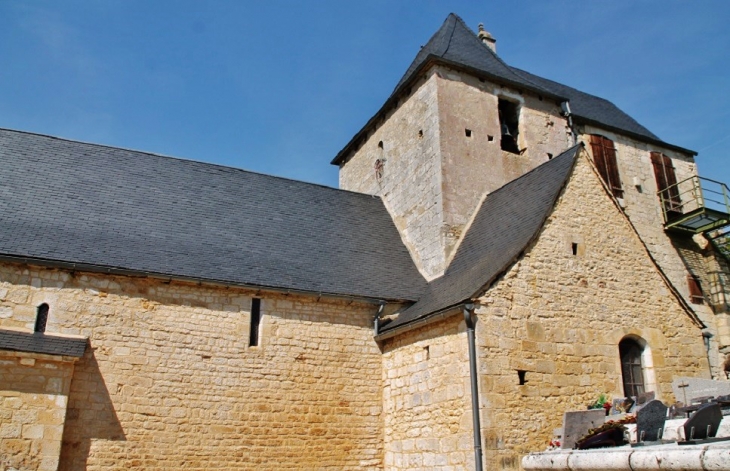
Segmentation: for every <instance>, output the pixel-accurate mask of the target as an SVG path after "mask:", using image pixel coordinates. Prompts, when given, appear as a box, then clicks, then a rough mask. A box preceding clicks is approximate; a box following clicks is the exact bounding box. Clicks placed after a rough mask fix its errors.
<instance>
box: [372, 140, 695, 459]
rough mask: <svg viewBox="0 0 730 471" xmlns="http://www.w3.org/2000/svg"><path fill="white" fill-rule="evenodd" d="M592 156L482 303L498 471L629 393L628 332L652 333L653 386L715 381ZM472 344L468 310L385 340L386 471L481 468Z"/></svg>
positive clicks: (490, 444) (690, 324) (482, 388)
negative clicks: (624, 374)
mask: <svg viewBox="0 0 730 471" xmlns="http://www.w3.org/2000/svg"><path fill="white" fill-rule="evenodd" d="M589 159H590V156H589V154H588V153H587V152H585V151H583V153H582V156H581V157H580V158H579V160H578V162H577V164H576V168H575V170H574V174H573V175H572V177H571V178H570V180H569V182H568V184H567V186H566V188H565V190H564V192H563V194H562V195H561V197H560V199H559V200H558V203H557V204H556V207H555V209H554V211H553V213H552V214H551V215H550V217H549V218H548V221H547V222H546V224H545V227H544V228H543V230H542V231H541V232H540V234H539V235H538V237H537V239H536V241H535V242H534V243H533V244H532V246H531V247H530V248H528V250H526V251H525V254H524V255H523V256H522V257H521V258H520V260H519V261H518V262H517V263H515V264H514V265H513V266H512V267H511V268H510V269H509V270H508V271H507V272H506V273H505V274H504V275H503V276H502V278H501V279H500V280H499V281H498V282H497V283H495V284H494V285H493V286H492V287H491V288H489V289H488V290H487V291H486V292H485V293H484V294H483V295H482V296H481V297H479V298H478V300H477V306H478V307H477V311H476V312H477V314H478V317H479V321H478V323H477V327H476V328H477V348H478V360H477V362H478V367H479V393H480V398H479V399H480V416H481V420H482V437H483V449H484V460H485V463H486V466H487V469H512V468H519V467H520V459H521V457H522V455H524V454H526V453H528V452H530V451H534V450H540V449H544V448H545V447H546V446H547V443H548V441H549V439H550V438H551V434H552V430H553V429H555V428H558V427H560V426H561V424H562V414H563V412H564V411H566V410H576V409H578V410H579V409H584V408H585V407H586V405H587V404H590V403H592V402H593V401H595V400H596V398H597V397H598V395H599V394H600V393H606V394H608V395H609V396H616V397H620V396H622V395H623V386H622V381H621V364H620V358H619V351H618V344H619V342H620V341H621V340H622V339H623V338H625V337H631V338H634V339H637V340H640V341H641V342H642V344H643V346H644V355H643V357H642V361H643V363H644V375H645V381H646V385H647V388H648V389H650V390H655V391H656V392H657V396H658V397H659V398H660V399H662V400H664V401H666V402H672V401H673V400H674V399H675V398H674V397H673V396H672V390H671V382H672V380H673V378H674V377H676V376H680V375H688V376H697V377H709V368H708V362H707V353H706V351H705V346H704V343H703V340H702V332H701V328H700V325H699V323H698V322H697V320H696V319H695V318H693V316H692V314H691V312H688V311H687V310H686V306H683V304H682V303H680V301H679V300H678V299H677V298H676V297H675V295H674V294H673V293H672V291H671V287H670V285H669V284H668V283H667V279H666V278H665V277H664V276H663V275H662V273H661V271H660V270H659V268H658V267H657V265H656V264H655V263H653V262H652V260H651V258H650V257H649V256H648V253H647V249H646V247H645V246H644V244H643V243H642V241H641V239H640V237H639V235H638V234H637V233H636V231H635V230H634V228H633V227H632V226H631V224H630V223H629V221H628V220H627V218H626V216H625V215H624V214H622V210H621V209H620V207H619V206H618V205H617V204H616V203H615V201H614V200H613V199H612V197H611V196H610V194H609V193H608V192H607V191H606V189H605V188H604V186H603V184H602V183H601V180H600V177H599V176H598V175H597V174H596V173H595V170H594V168H593V165H592V163H591V162H590V161H589ZM573 244H577V247H576V250H575V254H574V253H573V252H574V248H573ZM467 347H468V344H467V338H466V328H465V324H464V321H463V320H462V317H461V315H460V313H458V312H454V313H452V314H451V316H450V317H447V318H445V319H444V320H442V321H439V322H436V323H433V324H430V325H426V326H423V327H419V328H418V329H415V330H412V331H410V332H407V333H404V334H401V335H398V336H396V337H394V338H390V339H387V340H385V341H384V342H383V358H384V362H383V365H384V371H383V378H384V385H383V387H384V393H383V394H384V395H383V400H384V423H385V425H384V427H385V465H386V469H393V470H406V469H420V468H426V469H454V470H466V469H473V465H474V455H473V444H472V437H473V435H472V433H471V423H470V422H471V420H472V417H471V403H470V394H469V372H468V362H469V360H468V348H467Z"/></svg>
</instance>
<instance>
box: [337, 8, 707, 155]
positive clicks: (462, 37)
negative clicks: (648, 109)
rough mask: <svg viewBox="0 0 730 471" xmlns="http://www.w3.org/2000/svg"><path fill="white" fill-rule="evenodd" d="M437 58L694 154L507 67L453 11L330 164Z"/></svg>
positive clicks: (608, 106)
mask: <svg viewBox="0 0 730 471" xmlns="http://www.w3.org/2000/svg"><path fill="white" fill-rule="evenodd" d="M434 61H435V62H438V63H443V64H446V65H450V66H452V67H455V68H460V69H464V70H466V71H467V72H470V73H471V74H473V75H475V76H477V77H484V78H487V79H491V80H493V81H495V82H497V83H502V84H505V85H511V86H513V87H517V88H524V89H527V90H531V91H533V92H536V93H538V94H541V95H545V96H548V97H552V98H554V99H558V100H560V101H565V100H568V101H569V103H570V107H571V112H572V113H573V115H574V117H575V118H577V119H578V120H582V121H585V122H587V123H589V124H595V125H599V126H603V127H606V128H608V129H610V130H615V131H619V132H621V133H625V134H627V135H629V136H632V137H635V138H638V139H640V140H644V141H648V142H650V143H655V144H659V145H662V146H666V147H669V148H672V149H676V150H679V151H682V152H689V153H693V154H696V152H694V151H691V150H688V149H684V148H682V147H678V146H675V145H672V144H669V143H666V142H664V141H662V140H661V139H659V137H657V136H656V135H655V134H653V133H652V132H651V131H649V130H648V129H646V128H645V127H644V126H642V125H641V124H639V123H638V122H637V121H636V120H634V119H633V118H632V117H631V116H629V115H627V114H626V113H624V112H623V111H621V110H620V109H619V108H618V107H617V106H616V105H614V104H613V103H611V102H610V101H608V100H605V99H603V98H599V97H597V96H594V95H590V94H588V93H583V92H581V91H579V90H576V89H574V88H571V87H568V86H566V85H562V84H559V83H557V82H553V81H552V80H548V79H545V78H542V77H539V76H537V75H534V74H531V73H529V72H526V71H524V70H520V69H518V68H516V67H511V66H509V65H507V64H506V63H505V62H504V61H503V60H502V59H501V58H500V57H499V56H498V55H497V54H496V53H495V52H494V51H492V50H491V49H490V48H489V47H487V46H486V45H484V44H483V43H482V41H481V40H480V39H479V37H478V36H477V35H476V34H475V33H474V32H473V31H472V30H471V29H470V28H469V27H468V26H467V25H466V24H465V23H464V20H462V19H461V18H459V17H458V16H457V15H455V14H453V13H451V14H449V16H448V17H447V18H446V21H444V23H443V24H442V25H441V28H439V30H438V31H436V33H435V34H434V35H433V36H432V37H431V39H429V41H428V42H427V43H426V45H425V46H423V47H422V48H421V50H420V51H419V52H418V54H417V55H416V58H415V59H414V60H413V62H412V63H411V65H410V66H409V67H408V70H406V73H405V74H404V75H403V77H401V79H400V81H399V82H398V85H396V87H395V89H394V90H393V93H392V94H391V96H390V97H389V98H388V100H387V101H386V102H385V104H384V105H383V107H382V108H381V109H380V110H379V111H378V112H377V113H376V114H375V116H373V117H372V118H371V119H370V120H369V121H368V122H367V124H366V125H365V126H364V127H363V128H362V129H361V130H360V131H359V132H358V133H357V134H356V135H355V136H354V137H353V138H352V139H351V140H350V142H348V143H347V145H346V146H345V147H344V148H343V149H342V150H341V151H340V152H339V153H338V154H337V156H336V157H335V158H334V159H333V160H332V164H334V165H339V164H340V163H342V161H343V160H344V159H345V157H346V156H347V154H348V153H349V151H350V149H351V148H352V147H353V146H354V145H355V143H356V142H359V140H360V139H361V138H362V137H363V136H364V134H365V132H366V131H367V130H368V129H370V127H371V126H373V125H374V123H375V122H376V121H377V118H378V117H379V116H380V115H381V114H382V113H384V112H386V111H387V110H388V109H389V108H390V107H391V106H393V103H394V102H395V100H397V97H398V95H399V94H400V92H401V90H402V89H404V88H406V87H407V86H408V84H410V83H411V82H413V81H414V80H415V79H416V77H418V76H419V75H420V74H421V72H422V71H423V68H425V67H427V66H428V65H429V64H430V63H432V62H434Z"/></svg>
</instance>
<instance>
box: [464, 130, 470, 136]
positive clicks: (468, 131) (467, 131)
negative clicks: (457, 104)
mask: <svg viewBox="0 0 730 471" xmlns="http://www.w3.org/2000/svg"><path fill="white" fill-rule="evenodd" d="M464 134H466V137H471V129H464Z"/></svg>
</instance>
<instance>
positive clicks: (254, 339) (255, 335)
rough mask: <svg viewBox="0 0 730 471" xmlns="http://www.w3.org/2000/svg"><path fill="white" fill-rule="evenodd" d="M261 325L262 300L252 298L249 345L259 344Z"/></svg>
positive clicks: (255, 345)
mask: <svg viewBox="0 0 730 471" xmlns="http://www.w3.org/2000/svg"><path fill="white" fill-rule="evenodd" d="M260 326H261V300H260V299H259V298H253V299H252V300H251V329H250V334H249V339H248V346H249V347H257V346H258V344H259V327H260Z"/></svg>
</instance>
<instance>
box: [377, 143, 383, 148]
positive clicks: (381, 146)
mask: <svg viewBox="0 0 730 471" xmlns="http://www.w3.org/2000/svg"><path fill="white" fill-rule="evenodd" d="M382 148H383V141H380V142H378V149H382Z"/></svg>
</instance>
